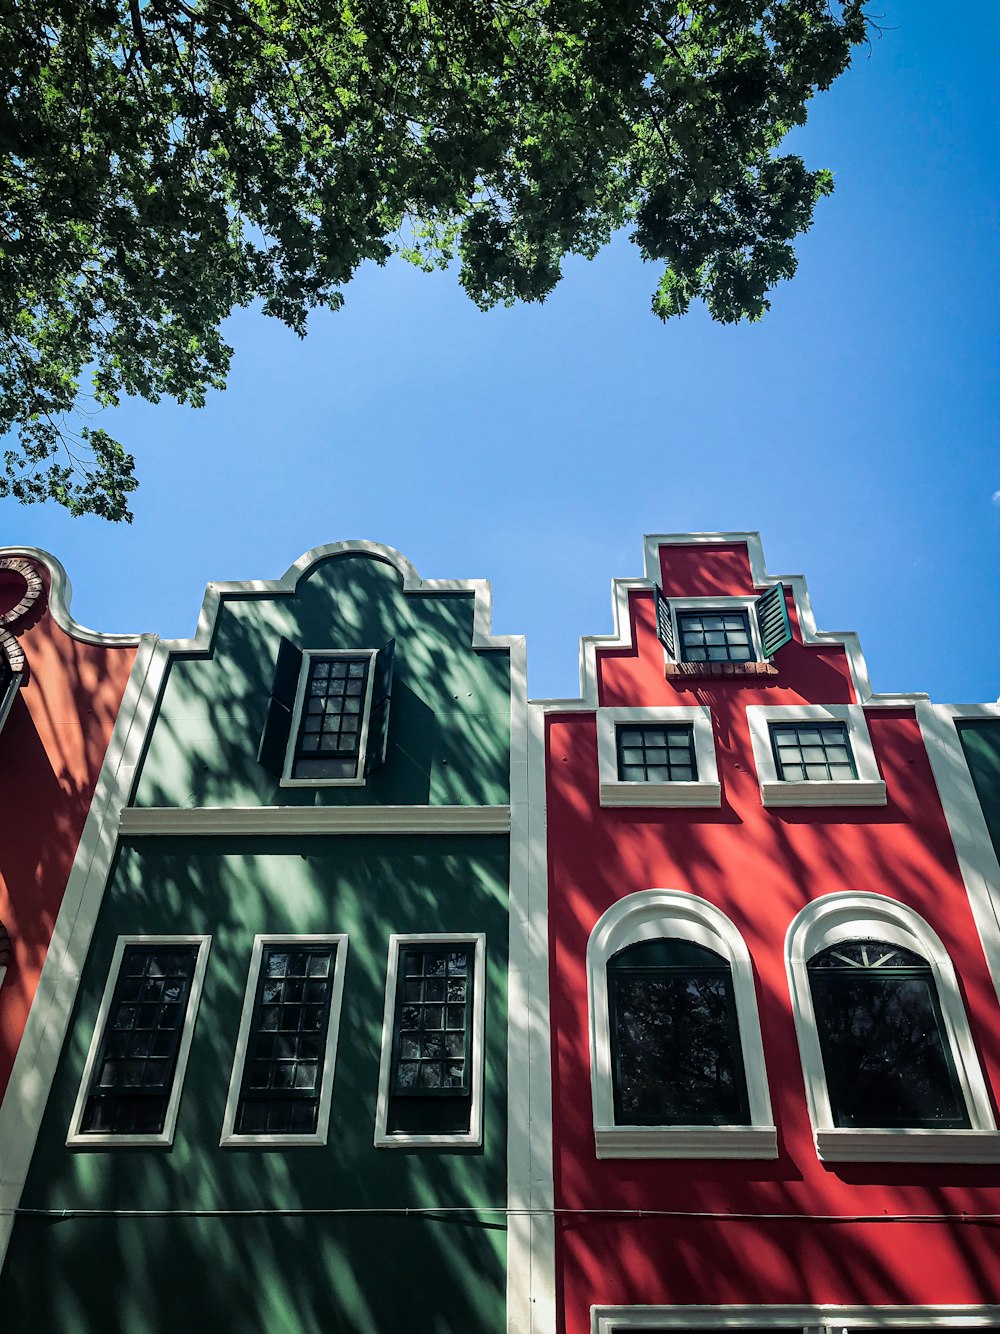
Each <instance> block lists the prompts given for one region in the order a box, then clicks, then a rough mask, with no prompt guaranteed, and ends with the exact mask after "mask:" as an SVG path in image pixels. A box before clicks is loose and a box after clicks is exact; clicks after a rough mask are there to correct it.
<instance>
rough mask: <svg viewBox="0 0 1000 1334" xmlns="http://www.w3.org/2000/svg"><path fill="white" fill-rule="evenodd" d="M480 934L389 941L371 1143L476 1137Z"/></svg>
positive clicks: (471, 1141) (481, 1016)
mask: <svg viewBox="0 0 1000 1334" xmlns="http://www.w3.org/2000/svg"><path fill="white" fill-rule="evenodd" d="M485 949H486V938H485V936H483V935H479V934H477V935H467V934H466V935H455V936H443V935H428V936H414V935H407V936H393V937H392V938H391V939H390V942H389V964H388V972H387V978H386V997H385V1014H384V1017H383V1025H382V1059H381V1063H380V1068H379V1091H378V1107H377V1112H376V1124H375V1144H376V1145H377V1146H380V1147H383V1148H385V1147H393V1146H397V1147H404V1148H405V1147H413V1146H415V1145H416V1146H419V1145H434V1144H464V1145H469V1146H474V1145H478V1144H481V1143H482V1085H483V1029H484V1021H485V977H484V971H483V970H484V963H485Z"/></svg>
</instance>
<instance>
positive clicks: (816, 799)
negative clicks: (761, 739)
mask: <svg viewBox="0 0 1000 1334" xmlns="http://www.w3.org/2000/svg"><path fill="white" fill-rule="evenodd" d="M760 795H761V799H762V801H763V803H764V805H765V806H771V807H773V806H884V805H885V804H886V793H885V783H883V782H882V780H881V779H861V778H851V779H846V780H844V781H843V782H839V781H838V782H827V781H825V780H818V779H817V780H814V781H812V782H801V783H799V782H795V783H783V782H781V781H776V782H769V781H767V780H762V782H761V785H760Z"/></svg>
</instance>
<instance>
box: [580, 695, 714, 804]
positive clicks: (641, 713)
mask: <svg viewBox="0 0 1000 1334" xmlns="http://www.w3.org/2000/svg"><path fill="white" fill-rule="evenodd" d="M643 723H651V724H659V725H661V726H663V725H667V726H669V725H670V724H675V725H676V724H678V723H679V724H689V725H690V727H691V733H692V738H693V742H694V758H695V765H696V766H697V771H698V777H697V778H696V779H694V780H691V781H687V780H680V781H677V782H668V783H644V782H632V781H626V780H625V779H622V778H619V777H618V746H617V735H618V728H619V727H620V726H623V725H624V726H630V725H631V726H641V725H642V724H643ZM597 766H598V772H599V778H600V798H601V805H602V806H721V805H722V785H721V784H720V782H719V768H718V763H717V761H716V757H715V736H714V734H713V731H712V711H711V709H710V708H708V706H707V705H704V704H700V705H693V706H690V707H689V706H686V705H685V706H681V707H677V708H617V709H598V710H597Z"/></svg>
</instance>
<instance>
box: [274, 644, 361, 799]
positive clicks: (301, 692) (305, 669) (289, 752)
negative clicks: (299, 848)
mask: <svg viewBox="0 0 1000 1334" xmlns="http://www.w3.org/2000/svg"><path fill="white" fill-rule="evenodd" d="M377 656H378V649H374V648H352V649H343V648H307V649H303V650H302V665H301V667H300V668H299V682H298V685H297V686H296V688H295V707H294V708H293V710H292V721H291V725H290V728H289V732H288V745H287V746H286V748H285V766H284V769H283V770H282V774H281V778H280V780H279V786H280V787H364V786H365V783H366V782H367V779H366V778H365V760H366V758H367V755H368V723H369V721H370V719H371V710H372V692H373V691H374V689H375V659H376V658H377ZM313 658H367V659H368V677H367V681H366V683H365V697H364V703H363V705H362V708H361V731H360V734H359V737H358V767H357V771H356V772H355V775H354V777H353V778H293V777H292V766H293V764H294V762H295V746H296V742H297V741H298V736H299V727H300V725H301V723H302V714H303V710H304V709H305V699H306V686H307V684H308V681H309V667H310V664H311V662H312V660H313ZM317 753H318V752H317Z"/></svg>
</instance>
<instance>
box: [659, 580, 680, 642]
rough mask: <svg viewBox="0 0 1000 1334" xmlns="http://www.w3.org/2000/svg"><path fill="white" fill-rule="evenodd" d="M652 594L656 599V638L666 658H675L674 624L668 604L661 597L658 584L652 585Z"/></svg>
mask: <svg viewBox="0 0 1000 1334" xmlns="http://www.w3.org/2000/svg"><path fill="white" fill-rule="evenodd" d="M653 593H654V595H655V597H656V637H657V639H658V640H659V641H660V643H661V644H662V645H663V647H664V648H665V649H666V650H667V656H668V657H670V658H676V657H677V652H676V650H675V648H674V623H673V620H672V619H671V616H670V603H669V602H668V601H667V599H666V598H665V597H664V596H663V589H662V588H660V586H659V584H654V585H653Z"/></svg>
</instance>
